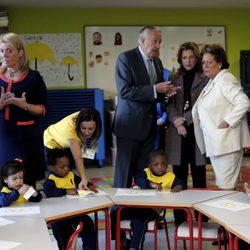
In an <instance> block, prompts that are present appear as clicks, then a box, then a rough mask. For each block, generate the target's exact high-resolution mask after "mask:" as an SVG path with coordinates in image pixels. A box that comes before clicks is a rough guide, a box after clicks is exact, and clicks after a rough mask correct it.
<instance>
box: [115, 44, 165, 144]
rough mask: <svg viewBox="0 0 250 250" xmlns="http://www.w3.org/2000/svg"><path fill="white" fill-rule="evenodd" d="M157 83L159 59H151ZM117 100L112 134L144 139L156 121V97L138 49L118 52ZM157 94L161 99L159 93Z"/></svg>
mask: <svg viewBox="0 0 250 250" xmlns="http://www.w3.org/2000/svg"><path fill="white" fill-rule="evenodd" d="M154 66H155V70H156V74H157V82H162V81H163V67H162V63H161V61H160V59H158V58H156V59H154ZM115 78H116V86H117V95H118V102H117V108H116V113H115V118H114V124H113V130H114V133H115V135H116V136H119V137H123V138H127V139H131V140H144V139H146V137H147V136H148V134H149V132H150V130H151V128H152V124H154V123H156V100H155V99H154V89H153V86H152V85H151V84H150V79H149V75H148V72H147V68H146V66H145V64H144V61H143V58H142V55H141V53H140V51H139V48H138V47H137V48H135V49H132V50H129V51H126V52H124V53H121V54H120V55H119V57H118V59H117V62H116V70H115ZM157 97H159V99H161V100H162V101H163V100H164V97H163V96H162V95H159V94H157Z"/></svg>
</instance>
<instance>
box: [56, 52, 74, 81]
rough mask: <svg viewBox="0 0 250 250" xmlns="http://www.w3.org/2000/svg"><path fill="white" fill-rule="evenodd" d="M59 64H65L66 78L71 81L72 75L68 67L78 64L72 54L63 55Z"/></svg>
mask: <svg viewBox="0 0 250 250" xmlns="http://www.w3.org/2000/svg"><path fill="white" fill-rule="evenodd" d="M60 65H65V66H66V67H67V68H68V78H69V80H70V81H73V79H74V76H73V75H71V74H70V67H73V65H78V61H77V59H76V58H75V57H73V56H65V57H64V58H63V59H62V61H61V63H60Z"/></svg>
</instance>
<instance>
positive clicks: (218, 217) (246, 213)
mask: <svg viewBox="0 0 250 250" xmlns="http://www.w3.org/2000/svg"><path fill="white" fill-rule="evenodd" d="M224 199H227V200H232V201H236V202H243V203H246V204H249V205H250V198H249V197H248V196H247V194H246V193H243V192H236V193H233V194H229V195H227V196H225V197H219V198H217V199H214V200H215V201H221V200H224ZM229 206H230V204H229ZM194 208H195V209H196V210H198V211H199V212H201V213H202V214H204V215H206V216H207V217H209V218H210V219H212V220H213V221H215V222H217V223H218V224H220V225H222V226H223V227H225V228H227V229H229V228H230V227H233V228H234V229H235V230H237V227H236V226H247V227H248V228H250V219H249V218H250V208H248V209H244V210H240V211H235V212H234V211H232V210H229V209H224V208H217V207H214V206H210V205H208V204H207V202H201V203H197V204H195V205H194ZM228 231H229V232H231V233H233V232H232V231H231V230H228ZM235 232H237V231H235ZM235 232H234V233H235ZM234 233H233V234H234ZM248 235H249V234H248ZM236 236H237V237H240V236H241V234H240V232H239V234H236ZM245 236H246V235H245ZM245 236H244V237H245ZM242 239H243V237H242ZM236 241H237V240H236ZM248 241H249V239H248ZM199 244H201V243H200V240H199ZM199 249H201V248H199ZM229 249H233V237H231V236H230V237H229Z"/></svg>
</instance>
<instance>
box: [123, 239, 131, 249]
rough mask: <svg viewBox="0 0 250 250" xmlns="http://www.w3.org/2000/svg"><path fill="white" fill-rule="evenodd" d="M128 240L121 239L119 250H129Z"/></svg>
mask: <svg viewBox="0 0 250 250" xmlns="http://www.w3.org/2000/svg"><path fill="white" fill-rule="evenodd" d="M129 246H130V240H129V239H126V238H124V239H121V250H129Z"/></svg>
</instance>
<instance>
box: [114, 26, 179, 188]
mask: <svg viewBox="0 0 250 250" xmlns="http://www.w3.org/2000/svg"><path fill="white" fill-rule="evenodd" d="M160 44H161V32H160V30H159V29H158V28H156V27H151V26H147V27H144V28H143V29H142V30H141V31H140V34H139V39H138V47H137V48H135V49H132V50H129V51H126V52H124V53H121V54H120V55H119V57H118V59H117V62H116V70H115V78H116V85H117V92H118V102H117V109H116V113H115V118H114V124H113V130H114V133H115V135H116V139H117V158H116V166H115V177H114V187H130V186H131V184H132V181H133V177H134V176H135V175H136V174H137V173H139V172H140V171H141V170H142V169H144V168H145V166H146V165H147V157H148V154H149V152H150V151H152V150H153V149H154V142H155V133H156V101H162V102H164V100H165V95H172V94H175V92H176V89H175V88H174V87H173V85H171V84H170V83H169V82H163V66H162V63H161V60H160V59H159V58H158V55H159V50H160Z"/></svg>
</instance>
